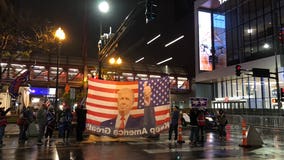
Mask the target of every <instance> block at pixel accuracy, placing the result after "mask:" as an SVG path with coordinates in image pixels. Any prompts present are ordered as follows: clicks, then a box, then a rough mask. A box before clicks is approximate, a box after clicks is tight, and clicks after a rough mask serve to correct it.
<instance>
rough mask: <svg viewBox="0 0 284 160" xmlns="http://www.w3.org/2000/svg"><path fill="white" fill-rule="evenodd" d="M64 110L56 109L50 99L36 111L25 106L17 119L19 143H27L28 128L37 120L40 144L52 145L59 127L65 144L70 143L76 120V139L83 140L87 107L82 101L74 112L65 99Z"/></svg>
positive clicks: (38, 141) (43, 102) (59, 134)
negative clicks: (73, 123) (85, 107)
mask: <svg viewBox="0 0 284 160" xmlns="http://www.w3.org/2000/svg"><path fill="white" fill-rule="evenodd" d="M62 106H63V107H62V110H60V109H55V108H54V107H53V106H52V105H51V103H50V101H49V100H47V99H46V100H43V101H42V102H41V104H40V108H39V109H38V111H37V112H36V113H35V112H33V110H32V108H31V107H23V109H22V110H21V112H20V115H19V117H18V119H17V124H18V126H19V144H25V142H26V140H28V136H27V133H28V130H29V127H30V125H32V123H34V122H35V121H36V122H37V124H38V132H37V134H38V136H37V144H38V145H43V144H45V145H52V143H53V142H54V135H53V133H54V131H55V129H58V137H59V138H62V140H63V143H64V144H69V143H70V134H71V131H72V130H73V125H72V122H74V120H76V122H77V125H76V140H77V141H82V140H83V131H84V130H85V121H86V112H87V111H86V109H84V106H83V105H82V104H80V103H78V104H77V108H76V109H75V111H74V112H73V111H72V109H71V107H70V106H69V105H68V104H67V103H66V102H64V101H63V103H62Z"/></svg>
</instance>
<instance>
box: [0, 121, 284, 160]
mask: <svg viewBox="0 0 284 160" xmlns="http://www.w3.org/2000/svg"><path fill="white" fill-rule="evenodd" d="M230 128H234V129H230ZM183 132H184V134H183V135H184V136H183V140H185V143H182V144H175V143H170V144H169V143H168V141H167V133H163V134H161V136H160V139H159V140H154V139H152V140H151V139H145V138H119V139H112V138H106V137H101V138H98V137H96V138H95V139H94V138H89V140H88V141H84V142H82V143H77V142H75V139H74V138H72V139H71V143H70V145H64V144H63V143H62V140H61V139H56V141H55V142H54V143H53V144H52V145H51V146H49V145H47V146H45V145H42V146H38V145H37V144H36V138H30V139H29V140H28V142H27V143H26V144H25V145H18V141H17V136H15V135H11V136H9V135H7V137H5V141H4V143H5V144H6V145H5V146H4V147H2V148H1V149H0V152H1V154H0V155H1V158H0V159H3V160H8V159H21V160H23V159H28V160H33V159H52V160H53V159H54V160H57V159H80V160H83V159H86V160H100V159H108V160H110V159H121V160H122V159H135V160H145V159H149V160H150V159H151V160H161V159H172V160H175V159H228V160H232V159H281V158H283V157H284V150H283V149H284V143H283V140H284V134H283V131H277V130H261V131H260V134H261V137H262V138H263V141H264V145H263V147H258V148H254V147H251V148H243V147H240V146H239V144H241V141H242V138H241V137H242V136H241V130H240V128H239V127H230V126H229V127H227V137H226V141H220V140H219V139H218V135H217V134H216V132H207V133H206V142H205V143H202V144H198V145H197V146H194V147H192V146H190V145H189V141H188V135H189V133H190V132H189V130H188V129H186V130H184V131H183ZM93 137H94V136H93Z"/></svg>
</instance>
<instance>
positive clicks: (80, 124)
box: [75, 104, 87, 141]
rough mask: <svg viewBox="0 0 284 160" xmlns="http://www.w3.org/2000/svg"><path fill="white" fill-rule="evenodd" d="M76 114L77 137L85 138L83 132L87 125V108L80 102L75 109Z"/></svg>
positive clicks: (79, 139)
mask: <svg viewBox="0 0 284 160" xmlns="http://www.w3.org/2000/svg"><path fill="white" fill-rule="evenodd" d="M75 112H76V116H77V126H76V138H77V141H82V140H83V132H84V130H85V127H86V114H87V110H86V109H84V106H83V105H81V104H78V106H77V108H76V109H75Z"/></svg>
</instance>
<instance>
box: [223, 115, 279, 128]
mask: <svg viewBox="0 0 284 160" xmlns="http://www.w3.org/2000/svg"><path fill="white" fill-rule="evenodd" d="M226 117H227V119H228V121H229V124H232V125H236V126H241V123H242V119H243V118H244V119H245V120H246V123H247V125H253V126H254V127H257V128H273V129H284V117H283V116H262V115H230V114H227V115H226Z"/></svg>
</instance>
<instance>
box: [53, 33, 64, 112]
mask: <svg viewBox="0 0 284 160" xmlns="http://www.w3.org/2000/svg"><path fill="white" fill-rule="evenodd" d="M55 38H57V39H58V41H59V42H58V53H57V58H56V84H55V107H56V108H57V107H58V100H57V99H58V79H59V55H60V53H61V47H62V41H63V40H64V39H65V33H64V31H63V30H62V29H61V28H60V27H59V28H58V29H57V30H56V32H55Z"/></svg>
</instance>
